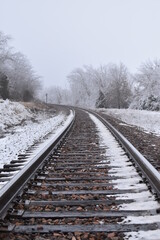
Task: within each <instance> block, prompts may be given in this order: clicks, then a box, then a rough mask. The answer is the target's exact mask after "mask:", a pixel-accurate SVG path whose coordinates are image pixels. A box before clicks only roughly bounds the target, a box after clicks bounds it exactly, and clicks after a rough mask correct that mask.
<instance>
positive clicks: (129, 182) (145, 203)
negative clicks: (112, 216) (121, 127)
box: [89, 114, 160, 240]
mask: <svg viewBox="0 0 160 240" xmlns="http://www.w3.org/2000/svg"><path fill="white" fill-rule="evenodd" d="M89 116H90V118H91V119H92V120H93V122H94V123H95V124H96V127H97V130H98V132H99V143H100V146H101V147H103V149H104V148H106V153H105V154H104V160H103V161H102V162H103V163H105V162H106V164H108V166H111V167H113V168H112V169H110V170H109V175H110V176H112V175H114V176H117V178H118V177H120V179H116V180H111V181H110V182H111V183H113V184H114V185H113V187H114V188H115V189H128V190H135V192H134V193H125V194H115V195H113V196H114V197H115V198H116V199H131V200H133V202H131V203H128V204H125V203H124V204H121V205H119V206H118V208H119V209H120V210H153V211H154V212H155V214H154V215H153V216H151V215H150V214H149V213H148V215H146V216H136V217H133V216H129V217H126V218H124V220H123V222H122V223H125V224H132V223H139V224H143V223H148V224H150V223H160V214H156V210H157V209H159V208H160V204H159V203H158V202H157V201H156V200H155V197H154V196H153V195H152V194H151V193H150V191H149V190H148V188H147V186H146V185H145V184H143V183H141V182H142V179H141V177H140V176H139V175H138V173H137V171H136V169H135V168H134V167H133V166H132V165H131V163H130V162H129V161H128V160H129V159H128V157H127V155H125V152H124V150H123V149H121V147H120V146H119V144H118V142H117V141H116V140H115V138H114V137H113V136H112V134H111V133H110V131H109V130H107V129H106V127H105V126H104V125H103V124H102V123H101V122H100V121H99V120H98V119H97V118H96V117H95V116H93V115H92V114H89ZM115 166H116V168H115ZM121 177H122V179H121ZM110 196H111V195H110ZM159 234H160V231H159V230H155V231H146V232H144V231H139V232H137V233H135V232H129V233H125V235H126V238H125V239H130V240H133V239H148V240H149V239H150V240H153V239H154V240H158V239H160V238H159V236H160V235H159ZM146 236H147V238H146Z"/></svg>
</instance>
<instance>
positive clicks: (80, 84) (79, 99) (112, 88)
mask: <svg viewBox="0 0 160 240" xmlns="http://www.w3.org/2000/svg"><path fill="white" fill-rule="evenodd" d="M68 81H69V84H70V89H69V90H67V91H66V90H64V89H61V88H58V89H57V88H53V89H52V93H54V99H53V98H51V99H50V101H51V102H56V103H58V104H60V103H62V104H66V103H67V104H71V105H75V106H81V107H98V108H128V107H130V108H135V109H148V110H160V60H155V61H147V62H145V63H143V64H142V65H141V66H140V68H139V70H138V72H137V73H136V74H134V75H133V74H131V73H129V71H128V69H127V67H126V66H125V65H124V64H123V63H120V64H119V65H117V64H108V65H103V66H100V67H99V68H93V67H92V66H84V67H83V68H77V69H74V70H73V71H72V72H71V73H70V74H69V75H68ZM50 94H51V92H50V93H49V95H50ZM51 95H52V94H51Z"/></svg>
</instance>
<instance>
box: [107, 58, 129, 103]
mask: <svg viewBox="0 0 160 240" xmlns="http://www.w3.org/2000/svg"><path fill="white" fill-rule="evenodd" d="M108 77H109V79H110V82H109V87H108V89H107V93H106V95H107V98H108V107H113V108H127V107H128V106H129V104H130V97H131V90H130V81H129V72H128V70H127V68H126V66H125V65H124V64H123V63H120V64H119V65H116V64H111V65H110V67H109V73H108Z"/></svg>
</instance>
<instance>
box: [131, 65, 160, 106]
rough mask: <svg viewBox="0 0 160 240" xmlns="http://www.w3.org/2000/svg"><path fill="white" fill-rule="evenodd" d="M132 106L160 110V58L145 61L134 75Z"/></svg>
mask: <svg viewBox="0 0 160 240" xmlns="http://www.w3.org/2000/svg"><path fill="white" fill-rule="evenodd" d="M134 84H135V88H134V98H133V100H132V103H131V106H130V107H132V108H138V109H148V110H160V60H154V61H147V62H144V63H143V64H142V65H141V67H140V68H139V72H138V73H137V74H135V76H134Z"/></svg>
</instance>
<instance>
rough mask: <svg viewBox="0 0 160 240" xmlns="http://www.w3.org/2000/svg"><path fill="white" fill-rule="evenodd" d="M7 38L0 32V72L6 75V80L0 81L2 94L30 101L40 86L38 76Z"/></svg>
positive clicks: (14, 98)
mask: <svg viewBox="0 0 160 240" xmlns="http://www.w3.org/2000/svg"><path fill="white" fill-rule="evenodd" d="M9 40H10V37H9V36H7V35H4V34H3V33H2V32H0V73H1V74H2V75H4V76H6V77H7V80H5V81H4V80H3V81H2V82H3V94H4V95H6V94H7V96H10V98H11V99H13V100H24V101H30V100H32V99H33V98H34V97H35V96H36V93H37V91H38V90H39V89H40V87H41V82H40V78H39V77H38V76H37V75H36V74H35V73H34V71H33V69H32V66H31V64H30V63H29V61H28V60H27V58H26V57H25V56H24V55H23V54H22V53H16V52H14V51H13V49H12V48H11V47H10V46H9ZM1 85H2V83H1ZM1 89H2V87H1ZM5 89H6V90H5ZM7 91H9V95H8V93H7ZM1 95H2V94H1Z"/></svg>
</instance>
